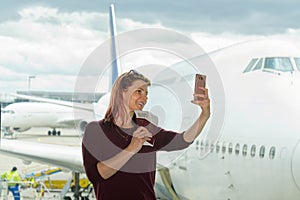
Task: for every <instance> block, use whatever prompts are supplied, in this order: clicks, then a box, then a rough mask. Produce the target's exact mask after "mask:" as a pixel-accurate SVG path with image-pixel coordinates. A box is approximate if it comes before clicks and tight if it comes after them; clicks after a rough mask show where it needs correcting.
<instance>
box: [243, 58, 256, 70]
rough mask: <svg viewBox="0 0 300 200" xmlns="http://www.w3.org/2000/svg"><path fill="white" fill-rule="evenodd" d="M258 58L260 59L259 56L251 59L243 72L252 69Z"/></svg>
mask: <svg viewBox="0 0 300 200" xmlns="http://www.w3.org/2000/svg"><path fill="white" fill-rule="evenodd" d="M257 60H258V58H253V59H252V60H251V61H250V63H249V64H248V66H247V67H246V69H245V70H244V71H243V73H246V72H249V71H251V69H252V67H253V66H254V64H255V63H256V61H257Z"/></svg>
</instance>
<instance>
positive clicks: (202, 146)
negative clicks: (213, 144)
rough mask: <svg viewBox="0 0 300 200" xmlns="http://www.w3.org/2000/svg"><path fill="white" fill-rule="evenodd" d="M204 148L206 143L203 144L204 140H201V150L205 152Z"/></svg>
mask: <svg viewBox="0 0 300 200" xmlns="http://www.w3.org/2000/svg"><path fill="white" fill-rule="evenodd" d="M203 148H204V142H203V140H201V143H200V150H201V151H203Z"/></svg>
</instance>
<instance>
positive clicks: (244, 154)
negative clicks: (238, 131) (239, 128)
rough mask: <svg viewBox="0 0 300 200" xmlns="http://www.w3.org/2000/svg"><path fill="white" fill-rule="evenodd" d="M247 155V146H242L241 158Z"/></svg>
mask: <svg viewBox="0 0 300 200" xmlns="http://www.w3.org/2000/svg"><path fill="white" fill-rule="evenodd" d="M246 155H247V145H246V144H244V146H243V156H246Z"/></svg>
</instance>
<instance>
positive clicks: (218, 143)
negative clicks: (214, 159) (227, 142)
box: [216, 142, 220, 153]
mask: <svg viewBox="0 0 300 200" xmlns="http://www.w3.org/2000/svg"><path fill="white" fill-rule="evenodd" d="M216 152H217V153H219V152H220V142H217V145H216Z"/></svg>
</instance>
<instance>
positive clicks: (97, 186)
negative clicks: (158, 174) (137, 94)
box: [82, 120, 191, 200]
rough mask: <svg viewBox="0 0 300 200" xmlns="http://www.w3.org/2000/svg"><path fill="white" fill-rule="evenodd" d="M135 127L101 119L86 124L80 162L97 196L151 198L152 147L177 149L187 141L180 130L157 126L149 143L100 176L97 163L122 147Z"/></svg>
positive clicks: (104, 198) (108, 199)
mask: <svg viewBox="0 0 300 200" xmlns="http://www.w3.org/2000/svg"><path fill="white" fill-rule="evenodd" d="M136 128H137V127H135V128H132V129H121V128H120V127H118V126H116V125H115V124H113V123H111V122H104V121H103V120H101V121H99V122H96V121H95V122H91V123H89V124H88V126H87V127H86V129H85V134H84V137H83V140H82V155H83V164H84V168H85V171H86V174H87V177H88V178H89V180H90V181H91V182H92V184H93V186H94V190H95V194H96V197H97V199H98V200H119V199H124V200H125V199H126V200H127V199H130V200H155V199H156V197H155V192H154V181H155V167H156V151H158V150H165V151H172V150H179V149H183V148H186V147H187V146H189V145H190V144H191V143H187V142H185V141H184V139H183V134H179V133H176V132H173V131H166V130H164V129H160V128H158V127H157V129H156V131H155V133H154V136H153V137H154V138H155V142H154V146H153V147H150V146H143V147H142V149H141V150H140V151H139V152H138V153H137V154H135V155H134V156H133V157H132V158H131V159H129V161H128V162H127V163H126V164H125V165H124V166H123V167H122V168H121V169H120V170H119V171H118V172H117V173H115V174H114V175H113V176H111V177H110V178H108V179H106V180H105V179H103V178H102V177H101V176H100V174H99V172H98V170H97V166H96V165H97V163H98V162H101V161H105V160H107V159H109V158H111V157H113V156H115V155H116V154H117V153H119V152H121V151H122V150H123V149H125V148H126V147H127V146H128V145H129V143H130V141H131V138H132V136H131V135H132V133H133V132H134V130H135V129H136Z"/></svg>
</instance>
